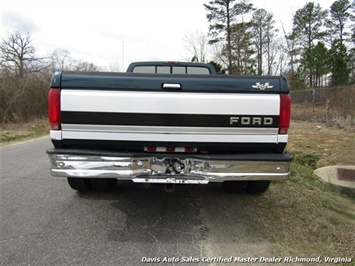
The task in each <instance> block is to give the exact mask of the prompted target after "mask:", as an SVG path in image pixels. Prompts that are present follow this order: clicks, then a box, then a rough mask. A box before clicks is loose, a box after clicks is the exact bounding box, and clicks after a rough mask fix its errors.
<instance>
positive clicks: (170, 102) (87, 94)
mask: <svg viewBox="0 0 355 266" xmlns="http://www.w3.org/2000/svg"><path fill="white" fill-rule="evenodd" d="M279 108H280V96H279V95H278V94H232V93H220V94H218V93H175V92H142V91H137V92H132V91H129V92H124V91H99V90H97V91H95V90H63V91H62V94H61V110H62V111H78V112H81V111H85V112H113V113H157V114H159V113H164V114H216V115H218V114H235V115H237V114H240V115H242V114H247V115H279Z"/></svg>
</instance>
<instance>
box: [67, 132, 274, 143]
mask: <svg viewBox="0 0 355 266" xmlns="http://www.w3.org/2000/svg"><path fill="white" fill-rule="evenodd" d="M63 138H64V139H86V140H117V141H120V140H122V141H166V142H221V143H226V142H231V143H277V135H202V134H194V135H191V134H189V135H186V134H139V133H115V132H82V131H63Z"/></svg>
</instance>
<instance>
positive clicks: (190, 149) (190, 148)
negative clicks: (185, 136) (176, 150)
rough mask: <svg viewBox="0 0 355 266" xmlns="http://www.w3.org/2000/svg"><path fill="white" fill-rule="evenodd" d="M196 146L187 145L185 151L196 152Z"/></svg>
mask: <svg viewBox="0 0 355 266" xmlns="http://www.w3.org/2000/svg"><path fill="white" fill-rule="evenodd" d="M194 151H195V148H194V147H185V152H194Z"/></svg>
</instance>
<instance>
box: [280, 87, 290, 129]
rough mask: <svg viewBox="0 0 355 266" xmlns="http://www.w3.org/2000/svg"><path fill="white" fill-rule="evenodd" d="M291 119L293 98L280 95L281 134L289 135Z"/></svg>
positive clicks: (287, 95)
mask: <svg viewBox="0 0 355 266" xmlns="http://www.w3.org/2000/svg"><path fill="white" fill-rule="evenodd" d="M290 119H291V97H290V95H289V94H281V95H280V122H279V134H287V133H288V128H289V127H290Z"/></svg>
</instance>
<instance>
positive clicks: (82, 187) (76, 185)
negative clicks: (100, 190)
mask: <svg viewBox="0 0 355 266" xmlns="http://www.w3.org/2000/svg"><path fill="white" fill-rule="evenodd" d="M67 179H68V183H69V186H70V187H71V188H72V189H74V190H77V191H89V190H92V186H91V183H90V179H89V178H76V177H67Z"/></svg>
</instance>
